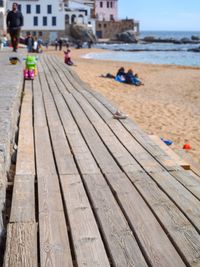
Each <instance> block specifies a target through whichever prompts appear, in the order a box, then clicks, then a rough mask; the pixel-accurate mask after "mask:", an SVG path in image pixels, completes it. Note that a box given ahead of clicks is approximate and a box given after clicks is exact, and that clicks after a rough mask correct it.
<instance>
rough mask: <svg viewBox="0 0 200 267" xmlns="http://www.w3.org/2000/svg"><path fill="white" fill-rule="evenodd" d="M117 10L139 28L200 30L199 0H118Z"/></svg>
mask: <svg viewBox="0 0 200 267" xmlns="http://www.w3.org/2000/svg"><path fill="white" fill-rule="evenodd" d="M118 12H119V18H126V17H128V18H134V19H136V20H139V21H140V29H141V30H174V31H176V30H180V31H192V30H193V31H200V0H137V1H135V0H118Z"/></svg>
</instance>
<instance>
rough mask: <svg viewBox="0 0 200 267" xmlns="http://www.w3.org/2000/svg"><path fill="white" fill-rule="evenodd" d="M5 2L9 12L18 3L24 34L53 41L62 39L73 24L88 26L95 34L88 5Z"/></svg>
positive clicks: (59, 0)
mask: <svg viewBox="0 0 200 267" xmlns="http://www.w3.org/2000/svg"><path fill="white" fill-rule="evenodd" d="M0 1H1V0H0ZM7 1H8V3H7V9H9V10H10V9H11V8H12V4H13V2H17V3H18V7H19V9H20V10H21V12H22V14H23V17H24V26H23V27H22V33H24V34H26V33H29V32H31V33H32V34H33V35H37V36H38V37H40V38H43V39H47V38H48V39H50V40H55V38H57V37H62V36H63V37H64V36H65V34H67V33H68V31H67V30H66V29H67V28H69V25H70V24H73V23H83V24H86V25H89V27H92V28H93V31H94V32H95V21H94V20H92V19H91V8H92V7H89V6H88V5H84V4H80V3H78V6H75V7H73V4H72V3H71V2H74V1H73V0H72V1H67V0H7ZM75 2H77V1H75ZM78 2H79V1H78ZM91 25H92V26H91Z"/></svg>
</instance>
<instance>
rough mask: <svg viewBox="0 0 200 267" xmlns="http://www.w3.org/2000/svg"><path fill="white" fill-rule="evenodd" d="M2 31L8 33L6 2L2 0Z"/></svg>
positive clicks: (0, 4)
mask: <svg viewBox="0 0 200 267" xmlns="http://www.w3.org/2000/svg"><path fill="white" fill-rule="evenodd" d="M0 31H1V32H5V31H6V0H0Z"/></svg>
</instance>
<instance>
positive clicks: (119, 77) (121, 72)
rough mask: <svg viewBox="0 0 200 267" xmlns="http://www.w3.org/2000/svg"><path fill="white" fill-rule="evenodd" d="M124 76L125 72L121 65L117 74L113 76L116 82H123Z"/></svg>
mask: <svg viewBox="0 0 200 267" xmlns="http://www.w3.org/2000/svg"><path fill="white" fill-rule="evenodd" d="M125 77H126V73H125V69H124V67H121V68H120V69H119V70H118V71H117V74H116V76H115V80H116V81H117V82H124V81H125Z"/></svg>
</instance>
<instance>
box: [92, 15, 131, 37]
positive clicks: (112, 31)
mask: <svg viewBox="0 0 200 267" xmlns="http://www.w3.org/2000/svg"><path fill="white" fill-rule="evenodd" d="M134 27H135V23H134V20H132V19H127V20H118V21H96V35H97V37H98V38H103V39H112V38H114V37H115V35H116V34H117V33H121V32H123V31H127V30H134Z"/></svg>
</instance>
